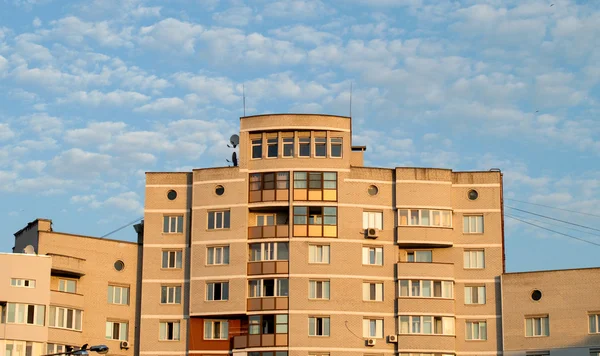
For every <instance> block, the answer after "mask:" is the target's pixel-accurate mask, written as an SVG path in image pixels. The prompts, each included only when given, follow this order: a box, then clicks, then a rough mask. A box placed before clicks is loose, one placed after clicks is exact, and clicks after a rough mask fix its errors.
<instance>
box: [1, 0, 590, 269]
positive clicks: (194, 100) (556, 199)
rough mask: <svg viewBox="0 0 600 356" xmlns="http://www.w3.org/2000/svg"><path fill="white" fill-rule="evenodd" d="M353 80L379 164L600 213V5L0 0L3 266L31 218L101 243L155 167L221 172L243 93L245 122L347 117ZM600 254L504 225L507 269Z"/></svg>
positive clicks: (578, 218)
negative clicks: (499, 184) (435, 172)
mask: <svg viewBox="0 0 600 356" xmlns="http://www.w3.org/2000/svg"><path fill="white" fill-rule="evenodd" d="M551 4H554V5H553V6H551ZM351 82H352V83H353V88H354V89H353V93H354V94H353V116H354V120H355V122H354V134H355V136H354V144H360V145H367V146H368V150H367V152H366V157H365V163H366V164H367V165H372V166H384V167H394V166H427V167H442V168H453V169H455V170H488V169H490V168H501V169H502V170H503V171H504V172H505V196H506V197H507V198H508V199H517V200H522V201H527V202H532V203H536V204H543V205H549V206H555V207H560V208H564V209H571V210H577V211H582V212H586V213H589V214H596V215H600V213H599V212H598V210H597V206H599V205H600V168H599V167H600V165H599V163H598V162H599V156H600V119H599V113H600V106H599V102H598V100H599V97H600V95H599V92H600V86H599V82H600V4H599V3H598V2H595V1H567V0H548V1H545V0H532V1H512V0H509V1H500V0H487V1H486V0H482V1H445V0H437V1H429V0H331V1H321V0H272V1H267V0H255V1H247V2H242V1H235V0H231V1H229V0H220V1H219V0H196V1H193V0H174V1H169V2H164V1H144V0H95V1H94V0H89V1H81V2H79V1H58V0H0V199H1V200H0V201H1V202H2V203H1V204H0V234H1V236H2V239H1V240H0V241H1V242H0V251H10V248H11V247H12V246H13V236H12V234H13V233H14V232H15V231H17V230H18V229H20V228H21V227H23V226H24V225H25V224H26V223H27V222H29V221H31V220H33V219H34V218H36V217H45V218H51V219H53V220H54V227H55V229H56V230H59V231H65V232H72V233H81V234H87V235H94V236H100V235H104V234H105V233H107V232H109V231H111V230H113V229H115V228H117V227H119V226H121V225H123V224H125V223H127V222H129V221H131V220H133V219H135V218H137V217H139V216H142V214H143V212H142V210H143V209H142V207H143V199H144V196H143V194H144V190H143V186H144V172H146V171H173V170H190V169H192V168H197V167H208V166H213V165H224V164H226V162H225V158H226V157H227V156H228V155H229V149H228V148H227V147H226V145H225V144H226V142H227V138H228V137H229V136H230V135H231V134H232V133H234V132H236V131H237V130H238V125H239V120H238V118H239V117H240V116H241V115H242V104H241V103H242V84H244V85H245V88H246V94H247V100H246V103H247V109H246V113H247V114H249V115H250V114H259V113H270V112H316V113H329V114H338V115H347V114H348V98H349V89H350V83H351ZM506 203H507V205H509V206H513V207H518V208H521V209H525V210H529V211H534V212H537V213H540V214H544V215H549V216H553V217H556V218H559V219H565V220H568V221H571V222H575V223H578V224H582V225H586V226H590V227H595V228H597V229H598V228H600V217H594V216H589V215H580V214H573V213H568V212H565V211H560V210H552V209H547V208H543V207H540V206H534V205H526V204H522V203H519V202H515V201H510V200H507V202H506ZM511 214H513V215H514V216H523V217H526V218H535V219H538V220H543V219H540V218H539V217H534V216H529V217H527V215H526V214H524V213H522V212H518V211H512V212H511ZM534 223H536V224H541V223H538V222H534ZM552 223H554V224H557V222H552ZM543 225H544V226H546V227H549V228H552V229H557V230H560V231H562V232H564V233H568V234H572V235H573V236H576V237H580V238H585V239H589V240H590V241H594V242H597V243H600V232H598V231H593V230H584V229H582V228H578V229H580V230H584V231H586V232H587V233H584V232H580V231H575V230H568V229H565V228H563V227H561V226H551V225H546V224H543ZM571 228H573V226H571ZM593 234H595V235H593ZM112 237H113V238H122V239H130V240H131V239H134V238H135V237H134V231H133V229H132V228H130V227H129V228H126V229H124V230H122V231H121V232H119V233H117V234H115V235H113V236H112ZM599 249H600V247H598V246H594V245H591V244H585V243H582V242H578V241H575V240H573V239H569V238H565V237H560V236H557V235H553V234H551V233H549V232H545V231H543V230H541V229H538V228H535V227H531V226H528V225H524V224H522V223H520V222H516V221H514V220H511V219H507V221H506V253H507V269H508V270H509V271H521V270H534V269H553V268H571V267H586V266H597V265H598V264H599V263H598V262H597V255H598V251H599Z"/></svg>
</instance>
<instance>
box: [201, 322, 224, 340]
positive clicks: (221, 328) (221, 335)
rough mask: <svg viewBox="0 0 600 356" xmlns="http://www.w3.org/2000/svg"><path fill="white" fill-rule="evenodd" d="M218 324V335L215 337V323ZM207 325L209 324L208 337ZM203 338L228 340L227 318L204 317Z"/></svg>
mask: <svg viewBox="0 0 600 356" xmlns="http://www.w3.org/2000/svg"><path fill="white" fill-rule="evenodd" d="M217 323H218V324H219V337H215V330H217V328H215V325H216V324H217ZM207 325H210V337H207V330H208V328H207ZM202 338H203V340H210V341H215V340H229V320H226V319H205V320H204V333H203V335H202Z"/></svg>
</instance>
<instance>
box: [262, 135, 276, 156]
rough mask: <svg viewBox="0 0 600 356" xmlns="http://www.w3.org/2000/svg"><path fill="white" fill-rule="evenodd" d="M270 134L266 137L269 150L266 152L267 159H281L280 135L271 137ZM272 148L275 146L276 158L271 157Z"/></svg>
mask: <svg viewBox="0 0 600 356" xmlns="http://www.w3.org/2000/svg"><path fill="white" fill-rule="evenodd" d="M269 135H270V134H267V137H266V144H267V147H266V148H267V149H266V150H265V154H266V156H265V158H268V159H273V158H278V157H279V135H278V134H277V133H275V134H274V135H275V136H269ZM273 140H275V143H273ZM271 146H275V148H276V150H275V156H270V155H269V148H270V147H271Z"/></svg>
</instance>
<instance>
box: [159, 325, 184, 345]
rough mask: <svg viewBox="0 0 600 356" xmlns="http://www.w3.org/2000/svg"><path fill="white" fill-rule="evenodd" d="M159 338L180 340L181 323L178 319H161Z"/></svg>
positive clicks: (162, 339)
mask: <svg viewBox="0 0 600 356" xmlns="http://www.w3.org/2000/svg"><path fill="white" fill-rule="evenodd" d="M159 325H160V331H159V336H158V339H159V340H161V341H177V340H179V336H180V335H179V334H180V332H179V331H180V324H179V322H178V321H161V322H160V324H159Z"/></svg>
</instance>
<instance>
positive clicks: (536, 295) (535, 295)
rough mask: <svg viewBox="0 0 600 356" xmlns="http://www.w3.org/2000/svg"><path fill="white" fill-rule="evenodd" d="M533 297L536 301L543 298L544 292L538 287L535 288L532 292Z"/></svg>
mask: <svg viewBox="0 0 600 356" xmlns="http://www.w3.org/2000/svg"><path fill="white" fill-rule="evenodd" d="M531 299H533V300H535V301H536V302H537V301H538V300H540V299H542V292H541V291H539V290H537V289H536V290H534V291H533V292H531Z"/></svg>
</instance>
